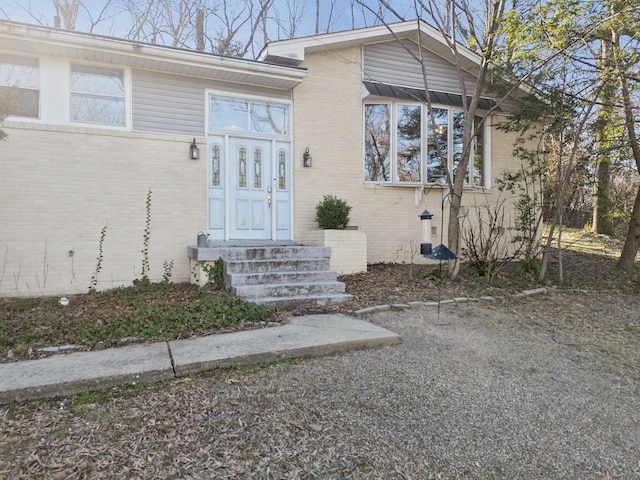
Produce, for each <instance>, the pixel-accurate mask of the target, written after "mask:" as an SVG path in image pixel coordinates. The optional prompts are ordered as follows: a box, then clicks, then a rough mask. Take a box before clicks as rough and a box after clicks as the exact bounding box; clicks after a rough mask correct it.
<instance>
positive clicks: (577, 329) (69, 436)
mask: <svg viewBox="0 0 640 480" xmlns="http://www.w3.org/2000/svg"><path fill="white" fill-rule="evenodd" d="M570 255H575V257H570ZM565 260H566V265H565V272H564V273H565V277H564V280H563V281H562V282H559V281H558V280H557V275H556V273H557V265H558V264H557V263H554V264H553V265H552V268H553V269H556V271H555V272H552V274H551V275H550V276H549V278H550V280H548V281H546V282H544V283H543V284H542V285H541V284H540V283H538V282H536V281H535V280H534V279H532V278H530V277H527V276H525V275H522V274H519V273H516V272H515V270H510V271H505V272H504V273H503V274H502V275H501V276H500V277H499V278H497V279H495V280H494V282H493V283H491V284H490V283H488V282H487V281H485V280H484V279H477V278H473V277H471V276H469V275H468V274H467V273H465V272H463V275H462V277H461V279H460V281H459V282H456V283H453V282H448V281H445V282H443V283H442V284H440V285H439V287H440V288H438V284H437V283H434V282H433V281H432V280H431V279H429V278H428V276H426V275H425V272H426V270H425V269H426V267H424V266H416V265H393V266H392V265H374V266H371V267H370V270H369V273H367V274H363V275H355V276H350V277H346V278H344V279H345V280H347V289H348V291H349V292H350V293H352V294H353V295H354V298H353V300H351V301H350V302H348V303H347V304H344V305H341V306H339V307H334V310H335V311H342V312H346V313H349V312H352V311H353V310H356V309H358V308H362V307H365V306H371V305H376V304H378V305H379V304H392V303H393V304H395V303H403V302H408V301H416V300H423V301H426V300H434V299H437V298H438V296H440V297H441V298H442V299H450V298H463V297H470V298H476V299H477V298H480V297H482V296H492V297H494V299H493V300H466V301H458V302H455V303H449V304H445V305H443V306H442V309H441V311H440V313H439V314H438V311H437V308H436V307H415V308H411V309H399V310H387V311H383V312H378V313H374V314H371V315H367V316H365V317H363V318H365V319H367V320H368V321H371V322H373V323H376V324H378V325H380V326H383V327H385V328H388V329H390V330H393V331H396V332H398V333H400V334H401V335H402V338H403V342H402V343H401V344H400V345H396V346H391V347H384V348H378V349H370V350H362V351H354V352H349V353H346V354H340V355H332V356H328V357H322V358H313V359H301V360H295V361H283V362H280V363H277V364H272V365H259V366H239V367H236V368H232V369H224V370H218V371H213V372H210V373H207V374H202V375H198V376H192V377H188V378H182V379H178V380H174V381H170V382H165V383H160V384H154V385H130V386H126V387H120V388H114V389H111V390H107V391H99V392H87V393H85V394H81V395H75V396H71V397H65V398H57V399H50V400H43V401H33V402H24V403H20V404H12V405H5V406H0V478H12V479H19V478H24V479H33V478H46V479H49V478H65V479H67V478H69V479H76V478H77V479H80V478H145V479H146V478H149V479H151V478H154V479H155V478H216V479H217V478H220V479H232V478H243V479H244V478H256V479H265V478H268V479H351V478H354V479H356V478H357V479H395V478H398V479H409V478H410V479H429V478H432V479H450V478H460V479H507V478H508V479H516V478H526V479H550V478H553V479H576V478H580V479H594V480H611V479H632V478H640V449H639V448H638V438H640V313H639V312H640V296H639V295H638V294H637V293H638V280H637V277H636V276H635V275H634V274H623V273H620V272H618V271H616V270H614V269H612V266H613V263H614V258H613V257H612V256H607V255H594V254H593V253H589V252H577V253H567V258H565ZM569 260H571V261H569ZM540 286H545V287H547V289H548V290H547V293H539V294H535V295H529V296H525V297H517V296H514V294H515V293H517V292H519V291H522V290H526V289H531V288H538V287H540ZM297 313H305V312H303V311H299V312H297ZM307 313H308V312H307Z"/></svg>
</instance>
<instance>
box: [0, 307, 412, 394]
mask: <svg viewBox="0 0 640 480" xmlns="http://www.w3.org/2000/svg"><path fill="white" fill-rule="evenodd" d="M399 342H400V336H399V335H397V334H395V333H393V332H390V331H388V330H385V329H384V328H380V327H377V326H375V325H373V324H371V323H369V322H366V321H364V320H359V319H356V318H353V317H349V316H346V315H341V314H336V315H309V316H306V317H294V318H292V319H291V322H290V323H288V324H287V325H283V326H280V327H268V328H261V329H257V330H247V331H242V332H236V333H227V334H220V335H210V336H208V337H198V338H194V339H189V340H176V341H171V342H159V343H152V344H143V345H130V346H126V347H121V348H111V349H107V350H98V351H91V352H75V353H69V354H58V355H53V356H51V357H47V358H43V359H40V360H26V361H21V362H14V363H1V364H0V403H7V402H11V401H20V400H25V399H32V398H41V397H52V396H59V395H70V394H73V393H78V392H82V391H86V390H91V389H99V388H107V387H112V386H114V385H120V384H124V383H131V382H155V381H159V380H167V379H171V378H174V377H177V376H182V375H188V374H190V373H194V372H200V371H203V370H210V369H212V368H216V367H223V366H230V365H235V364H249V363H258V362H263V361H266V362H270V361H274V360H278V359H282V358H294V357H307V356H320V355H326V354H330V353H335V352H343V351H347V350H352V349H357V348H367V347H377V346H382V345H392V344H396V343H399Z"/></svg>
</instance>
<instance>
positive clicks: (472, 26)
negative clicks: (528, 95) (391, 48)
mask: <svg viewBox="0 0 640 480" xmlns="http://www.w3.org/2000/svg"><path fill="white" fill-rule="evenodd" d="M356 2H357V3H358V4H359V5H361V6H362V7H363V8H366V9H368V10H369V12H370V13H372V14H374V15H375V17H376V18H377V19H378V20H379V21H380V22H382V23H384V24H387V25H388V21H387V17H388V16H391V17H393V18H395V19H397V20H400V21H404V20H405V19H404V17H403V15H402V14H401V13H400V12H399V11H398V10H396V9H395V8H394V7H393V6H392V5H391V2H389V1H387V0H378V1H377V2H373V3H374V5H373V6H371V5H370V3H371V2H368V1H367V0H356ZM483 6H484V12H483V16H482V18H479V17H478V16H477V15H476V10H475V6H472V5H471V4H470V3H468V2H467V1H466V0H462V1H459V2H454V1H453V0H445V1H444V2H438V1H437V0H413V2H412V8H413V16H414V17H415V18H418V19H419V18H428V19H429V20H430V22H431V23H433V25H434V26H435V27H436V29H437V30H438V32H439V33H440V35H441V39H442V41H443V42H444V43H445V44H446V45H447V47H448V48H449V50H450V51H451V53H452V61H453V62H454V65H455V68H456V71H457V73H458V75H457V76H458V80H459V88H460V93H461V97H462V111H463V114H464V118H465V119H467V121H465V122H464V125H463V130H462V141H463V147H462V154H461V156H460V160H459V162H458V164H457V171H458V172H466V171H467V167H468V165H469V160H470V158H471V154H472V151H473V145H474V137H475V136H476V135H477V133H478V131H479V129H480V128H482V127H483V124H484V121H485V119H486V117H487V114H486V113H485V114H484V115H481V116H479V118H481V121H479V122H473V121H470V120H469V119H474V118H475V117H477V116H478V113H479V112H478V111H479V108H478V104H479V102H480V99H481V96H482V95H483V94H486V87H487V83H488V79H489V69H490V65H491V61H492V59H493V56H494V54H495V53H496V50H497V48H498V44H497V38H498V34H499V26H500V21H501V19H502V16H503V14H504V9H505V0H493V1H489V0H487V1H485V2H484V4H483ZM390 31H391V32H392V30H391V29H390ZM418 32H420V29H419V28H418ZM392 33H393V32H392ZM463 42H464V43H468V45H469V47H471V48H472V49H473V50H474V51H475V52H476V53H477V54H478V60H479V61H478V66H477V68H476V69H475V72H474V75H475V79H476V82H475V85H474V89H473V91H471V92H469V91H467V90H468V89H467V84H466V82H465V79H466V71H465V69H464V66H463V64H462V58H463V55H465V56H466V54H463V52H462V51H461V50H462V49H465V48H466V47H464V46H462V43H463ZM418 43H419V44H420V45H422V39H421V38H420V39H419V41H418ZM401 44H402V42H401ZM407 51H408V52H409V53H410V54H411V55H412V56H413V57H414V59H415V60H416V61H417V62H418V63H419V64H420V66H421V69H422V76H423V80H424V88H425V92H429V90H430V89H429V77H428V75H427V71H428V65H427V64H426V61H425V59H424V57H423V50H422V48H420V49H418V55H416V54H414V53H413V52H412V51H410V50H407ZM426 99H427V100H426V104H427V109H428V112H429V117H430V121H431V124H432V126H433V128H434V129H435V126H436V120H435V116H434V112H433V108H432V105H431V100H430V98H429V95H428V94H427V95H426ZM435 143H436V148H438V149H439V146H438V143H439V142H435ZM438 153H439V155H440V156H441V158H445V157H443V156H442V155H441V154H442V152H438ZM444 163H445V165H444V166H445V172H446V181H447V186H448V190H449V198H450V202H449V226H448V231H447V237H448V238H447V239H448V244H449V248H450V249H451V250H452V251H453V252H454V253H458V252H459V249H460V241H461V226H460V220H459V218H458V213H459V211H460V206H461V201H462V195H463V187H464V181H465V175H455V172H451V171H449V169H448V168H447V166H446V162H444ZM458 265H459V263H458V262H451V264H450V265H449V275H450V277H452V278H453V277H455V276H456V275H457V271H458Z"/></svg>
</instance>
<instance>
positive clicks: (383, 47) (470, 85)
mask: <svg viewBox="0 0 640 480" xmlns="http://www.w3.org/2000/svg"><path fill="white" fill-rule="evenodd" d="M403 44H404V46H403V45H401V44H400V43H399V42H397V41H393V42H385V43H377V44H371V45H365V46H364V80H365V81H373V82H381V83H387V84H391V85H398V86H403V87H409V88H419V89H421V90H424V89H425V88H424V80H423V78H422V69H421V67H420V64H419V63H418V62H417V61H416V60H415V59H414V58H413V57H412V56H411V55H410V54H409V52H407V49H406V48H405V46H406V47H407V48H408V49H409V50H410V51H411V52H412V53H413V54H415V56H416V57H419V53H418V46H417V45H416V44H415V43H413V42H410V41H404V42H403ZM423 57H424V59H425V65H426V67H427V68H426V70H427V80H428V82H429V90H432V91H436V92H444V93H455V94H458V95H460V94H462V92H461V89H460V82H459V80H458V74H457V71H456V66H455V65H454V64H453V63H451V62H449V61H447V60H445V59H444V58H442V57H439V56H438V55H436V54H434V53H433V52H430V51H429V50H427V49H424V50H423ZM465 86H466V88H467V95H471V94H472V93H473V90H474V88H475V79H474V78H473V76H472V75H470V74H467V73H465Z"/></svg>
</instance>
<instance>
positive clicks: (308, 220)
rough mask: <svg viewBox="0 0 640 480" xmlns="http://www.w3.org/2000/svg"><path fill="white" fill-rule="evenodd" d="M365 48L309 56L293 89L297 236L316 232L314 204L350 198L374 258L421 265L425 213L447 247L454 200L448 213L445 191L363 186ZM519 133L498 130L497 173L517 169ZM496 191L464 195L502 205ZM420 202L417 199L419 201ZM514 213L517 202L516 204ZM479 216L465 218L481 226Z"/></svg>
mask: <svg viewBox="0 0 640 480" xmlns="http://www.w3.org/2000/svg"><path fill="white" fill-rule="evenodd" d="M360 56H361V51H360V49H358V48H356V49H348V50H341V51H337V52H329V53H317V54H311V53H309V52H307V54H306V55H305V61H304V63H303V66H304V67H307V68H308V71H309V73H308V77H307V78H306V79H305V81H304V82H303V83H302V84H301V85H300V86H298V87H297V88H296V89H295V90H294V109H295V110H294V114H295V117H294V125H295V128H294V148H295V153H294V159H295V172H294V173H295V177H294V181H295V195H296V200H295V238H296V239H297V240H300V239H303V238H305V237H306V236H307V235H308V232H309V231H311V230H313V229H315V228H317V225H316V224H315V221H314V218H315V206H316V205H317V203H318V202H319V201H320V200H321V199H322V197H323V196H324V195H328V194H331V195H336V196H338V197H340V198H344V199H345V200H346V201H347V202H348V203H349V204H350V205H351V206H352V207H353V210H352V211H351V222H350V223H351V224H352V225H357V226H358V227H359V229H360V231H363V232H365V233H366V235H367V261H368V263H379V262H415V263H420V262H424V261H425V260H424V259H423V258H422V257H421V256H420V242H421V226H420V218H419V216H420V214H421V213H422V212H423V211H424V210H425V208H426V209H427V210H429V212H431V213H432V214H433V220H432V225H433V226H434V227H435V228H436V232H437V233H436V235H434V237H433V244H434V245H437V244H438V243H440V242H441V234H443V238H442V242H443V243H445V244H447V239H446V235H447V233H446V229H447V220H448V213H449V212H448V208H449V204H448V202H447V203H446V204H445V208H444V230H445V231H444V232H442V229H441V227H440V225H441V220H442V216H443V212H442V193H441V190H440V188H439V187H434V188H432V189H430V190H429V188H428V187H427V188H425V191H424V194H423V195H420V193H419V192H416V189H415V188H407V187H391V186H377V185H373V184H366V183H365V182H364V181H363V163H362V158H363V123H362V122H363V116H362V109H363V102H362V86H361V81H362V80H361V71H360V67H359V66H360V65H361V61H360ZM514 138H515V137H514V136H513V135H506V134H504V133H501V132H498V131H497V130H495V129H493V131H492V144H493V155H492V157H493V165H492V175H493V177H494V178H495V177H497V176H498V175H499V174H500V173H501V172H502V171H503V170H504V169H505V168H510V169H517V168H518V160H517V159H514V158H513V157H512V150H513V140H514ZM306 147H309V151H310V153H311V155H312V157H313V166H312V168H304V167H303V166H302V154H303V152H304V149H305V148H306ZM497 196H498V192H497V189H496V188H493V189H490V190H486V191H484V192H482V191H478V190H465V192H464V193H463V201H462V204H463V205H466V206H468V208H469V210H471V209H472V207H473V205H474V204H475V203H476V202H477V203H479V204H480V203H482V202H485V201H495V199H496V198H497ZM416 197H417V198H418V200H419V201H418V202H417V204H416ZM509 211H511V205H510V206H509ZM474 217H475V216H474V215H469V217H468V219H467V220H466V222H467V224H468V223H469V222H470V221H475V218H474Z"/></svg>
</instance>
